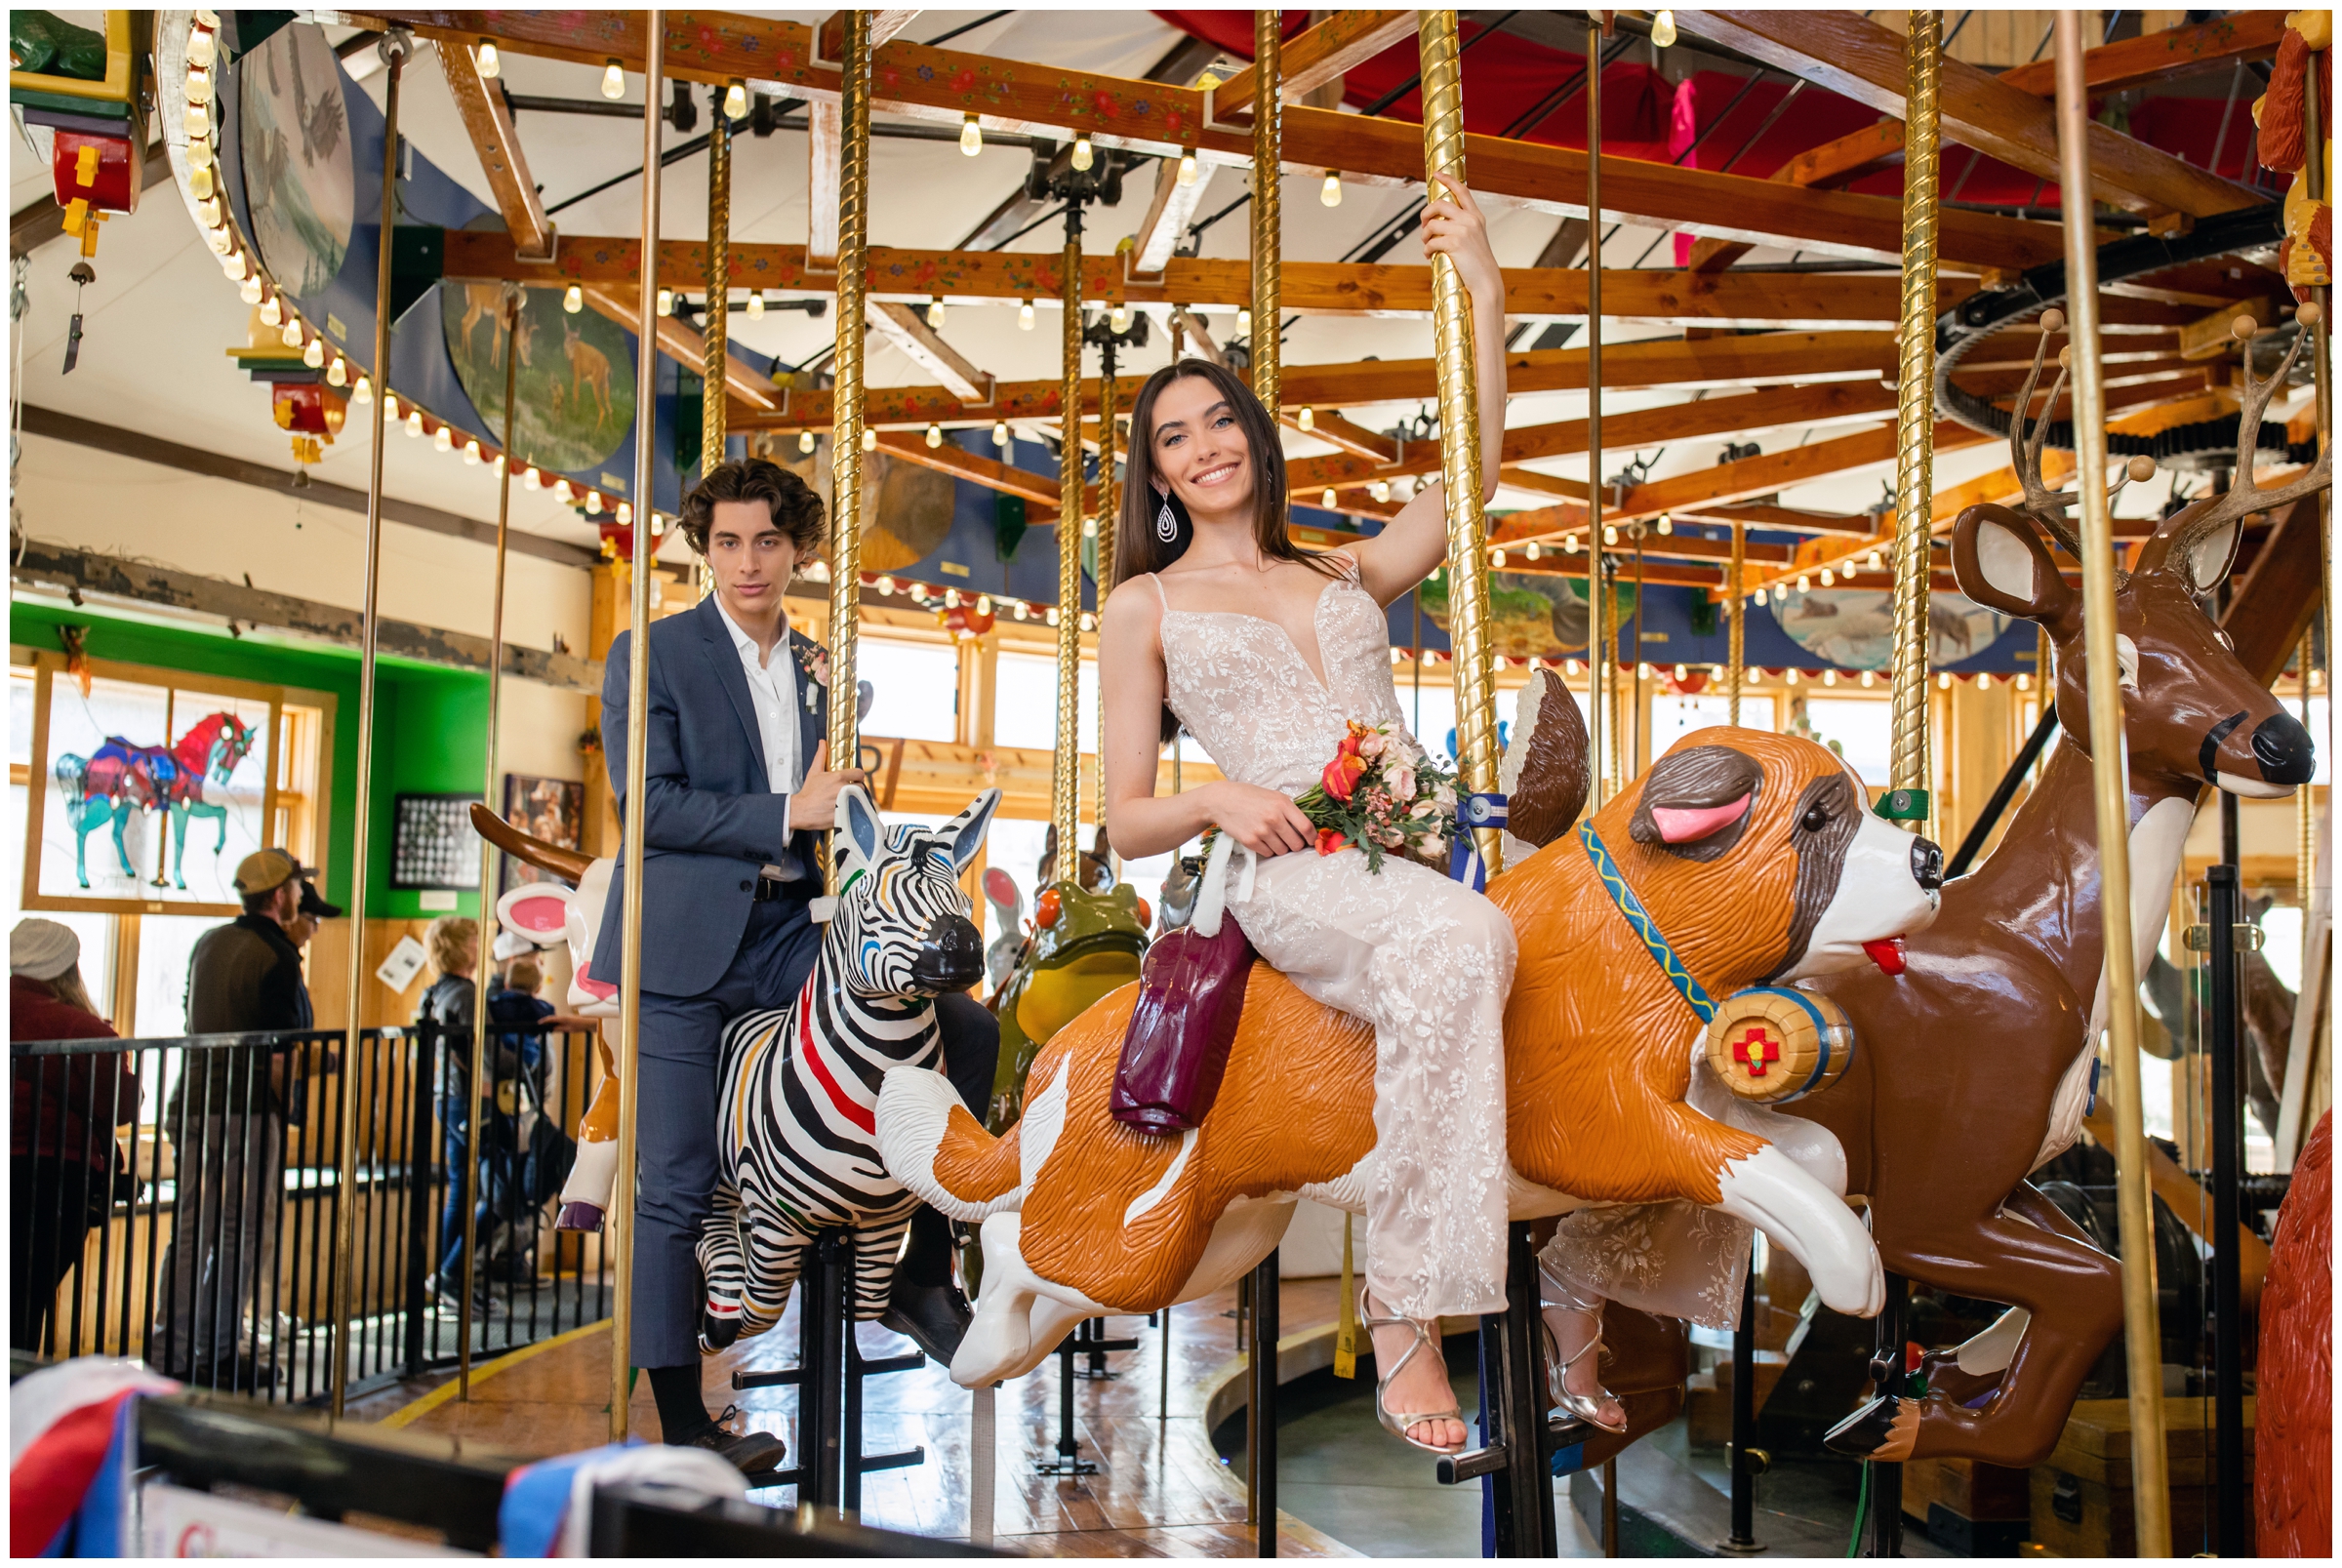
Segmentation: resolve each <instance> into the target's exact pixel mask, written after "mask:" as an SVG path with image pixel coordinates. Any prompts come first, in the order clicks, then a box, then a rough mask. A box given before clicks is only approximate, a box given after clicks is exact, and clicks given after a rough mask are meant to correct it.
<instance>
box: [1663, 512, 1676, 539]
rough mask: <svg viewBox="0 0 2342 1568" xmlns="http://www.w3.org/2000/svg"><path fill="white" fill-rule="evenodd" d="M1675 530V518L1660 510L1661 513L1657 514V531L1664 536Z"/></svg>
mask: <svg viewBox="0 0 2342 1568" xmlns="http://www.w3.org/2000/svg"><path fill="white" fill-rule="evenodd" d="M1675 531H1676V520H1675V519H1674V518H1673V517H1670V516H1669V515H1668V514H1667V513H1665V512H1661V513H1660V514H1659V532H1660V534H1661V535H1662V536H1665V535H1669V534H1673V533H1674V532H1675Z"/></svg>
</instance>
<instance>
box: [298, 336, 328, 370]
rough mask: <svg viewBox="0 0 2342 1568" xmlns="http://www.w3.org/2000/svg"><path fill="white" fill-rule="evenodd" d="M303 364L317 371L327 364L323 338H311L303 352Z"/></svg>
mask: <svg viewBox="0 0 2342 1568" xmlns="http://www.w3.org/2000/svg"><path fill="white" fill-rule="evenodd" d="M301 362H302V363H303V364H304V365H306V366H308V367H309V369H311V370H316V369H318V368H320V367H321V366H323V365H324V364H325V340H324V339H323V338H311V339H310V340H309V342H308V346H307V347H305V348H303V350H302V351H301Z"/></svg>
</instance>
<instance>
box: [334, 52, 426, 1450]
mask: <svg viewBox="0 0 2342 1568" xmlns="http://www.w3.org/2000/svg"><path fill="white" fill-rule="evenodd" d="M380 48H381V50H382V55H383V60H384V63H385V64H386V65H387V66H388V67H389V75H388V77H387V78H386V80H385V81H384V88H383V226H382V227H381V228H380V229H379V230H377V244H378V246H379V247H380V250H381V256H380V258H379V260H378V261H377V263H376V266H375V276H374V401H373V404H372V405H371V407H370V409H369V412H368V416H367V418H368V422H369V423H371V424H372V425H373V431H372V439H373V442H374V448H373V451H372V453H371V454H370V456H369V458H368V462H369V468H368V472H367V481H366V580H365V586H364V589H363V597H362V600H361V602H362V603H363V604H364V605H365V612H364V614H365V619H364V621H363V622H362V623H360V629H359V642H358V799H357V808H356V810H355V812H354V813H353V814H352V817H353V821H352V824H351V838H350V847H349V985H348V989H347V990H346V991H345V992H344V993H343V997H344V1000H345V1002H346V1003H347V1005H348V1009H349V1011H348V1013H347V1014H346V1016H345V1017H344V1019H343V1036H342V1084H341V1092H340V1104H339V1106H337V1109H338V1110H339V1112H340V1114H339V1116H338V1117H337V1118H336V1120H337V1127H338V1134H339V1147H338V1148H337V1149H336V1153H337V1155H338V1156H339V1159H338V1185H337V1186H335V1187H334V1296H333V1302H334V1338H333V1357H334V1364H333V1369H332V1377H333V1390H334V1417H335V1419H336V1420H339V1419H341V1416H342V1411H343V1405H344V1404H345V1403H346V1400H347V1396H348V1392H349V1311H350V1303H351V1298H352V1295H353V1293H354V1291H355V1288H356V1273H355V1270H356V1263H357V1261H356V1259H355V1257H354V1256H353V1254H354V1253H355V1252H356V1250H357V1239H358V1206H357V1203H356V1201H355V1199H354V1198H352V1196H351V1194H352V1193H354V1192H355V1191H356V1190H357V1187H358V1098H357V1083H358V1033H359V1019H358V1004H359V1000H360V995H361V993H360V989H359V987H360V985H362V984H363V982H364V980H365V975H366V963H365V957H366V838H367V834H366V824H367V823H368V822H369V821H370V820H371V814H372V813H373V810H374V670H375V657H376V652H377V639H376V628H377V627H378V626H379V625H380V624H381V617H380V616H378V615H377V614H376V610H377V608H378V607H379V605H380V601H381V597H382V576H383V413H384V410H385V409H387V408H388V407H389V405H390V261H391V253H390V234H391V229H392V227H393V225H394V224H395V223H396V221H397V218H398V88H399V81H400V78H401V77H403V76H404V75H405V74H406V64H407V57H408V56H410V55H412V54H413V53H414V52H415V46H414V42H413V41H412V40H411V39H410V38H409V37H408V36H407V34H406V33H405V32H403V31H399V30H393V31H392V32H391V33H389V34H388V35H387V36H386V37H384V39H383V42H382V44H381V45H380Z"/></svg>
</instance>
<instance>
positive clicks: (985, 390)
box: [864, 300, 998, 409]
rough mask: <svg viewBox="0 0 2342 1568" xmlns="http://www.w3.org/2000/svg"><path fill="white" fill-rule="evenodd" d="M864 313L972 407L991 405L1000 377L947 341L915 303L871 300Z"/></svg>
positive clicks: (879, 330)
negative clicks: (993, 390)
mask: <svg viewBox="0 0 2342 1568" xmlns="http://www.w3.org/2000/svg"><path fill="white" fill-rule="evenodd" d="M864 313H865V315H866V317H867V318H868V321H869V324H870V328H871V330H872V331H874V332H876V333H878V334H880V335H881V336H882V337H884V338H885V339H886V341H887V342H890V343H893V344H894V345H895V346H896V347H897V348H900V349H901V350H903V352H904V353H905V354H906V355H907V356H909V359H910V361H911V363H913V364H915V365H917V366H918V367H919V368H920V369H921V370H924V371H925V372H927V374H928V375H930V376H933V377H934V378H935V379H936V380H937V381H940V382H943V383H944V389H945V390H946V391H948V392H949V393H950V394H951V395H952V396H953V397H956V398H958V399H959V400H960V402H961V403H962V404H964V405H967V406H968V407H970V408H984V409H989V408H990V407H991V404H992V388H993V387H994V386H995V385H997V384H998V382H997V378H995V377H994V376H993V375H992V373H991V372H990V371H989V370H978V369H977V368H976V367H975V366H974V365H973V364H971V363H969V361H968V359H967V356H966V355H964V354H962V353H961V352H960V351H959V350H958V349H956V348H954V347H952V346H951V345H950V344H949V343H948V342H944V339H943V335H942V334H941V333H939V332H937V331H936V330H935V329H934V328H933V327H930V326H929V325H927V319H926V317H924V316H922V315H920V314H919V312H918V310H917V308H916V307H915V306H912V305H907V304H903V303H900V302H896V301H893V300H871V301H869V302H868V303H867V304H866V306H865V310H864Z"/></svg>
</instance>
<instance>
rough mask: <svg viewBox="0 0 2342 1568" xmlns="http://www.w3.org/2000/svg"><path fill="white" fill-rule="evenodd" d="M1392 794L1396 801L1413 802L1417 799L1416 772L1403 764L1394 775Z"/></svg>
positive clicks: (1392, 776)
mask: <svg viewBox="0 0 2342 1568" xmlns="http://www.w3.org/2000/svg"><path fill="white" fill-rule="evenodd" d="M1391 794H1392V798H1393V799H1395V800H1413V799H1414V798H1415V770H1414V769H1413V768H1410V767H1408V766H1407V765H1406V764H1405V763H1403V762H1402V763H1400V764H1399V765H1398V767H1397V769H1396V770H1395V771H1394V772H1393V773H1392V775H1391Z"/></svg>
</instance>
